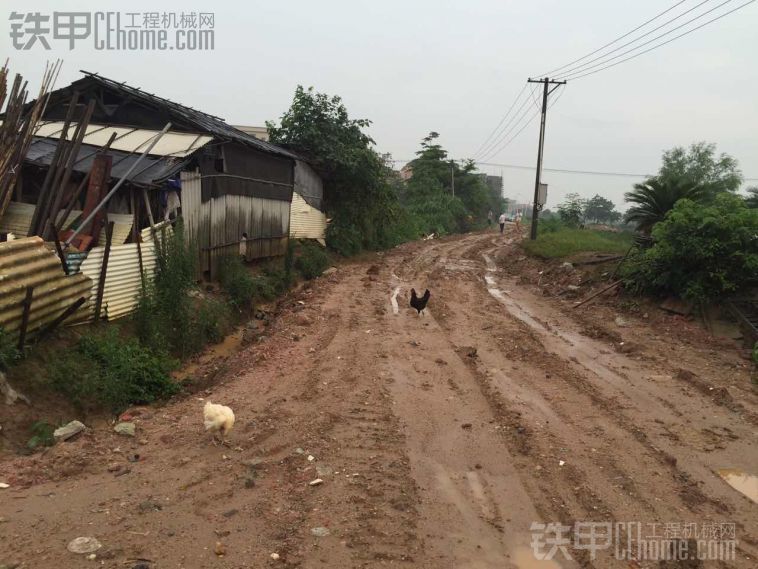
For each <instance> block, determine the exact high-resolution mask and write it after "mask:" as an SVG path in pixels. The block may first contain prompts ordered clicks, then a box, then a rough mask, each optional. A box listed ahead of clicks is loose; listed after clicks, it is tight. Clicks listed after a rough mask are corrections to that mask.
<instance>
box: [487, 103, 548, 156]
mask: <svg viewBox="0 0 758 569" xmlns="http://www.w3.org/2000/svg"><path fill="white" fill-rule="evenodd" d="M539 114H540V110H539V109H538V110H537V111H535V112H534V114H533V115H532V116H531V117H529V119H527V121H526V122H525V123H524V124H523V126H522V127H521V128H520V129H518V131H516V133H515V134H514V135H513V136H511V137H510V138H509V139H507V140H505V141H504V142H503V144H501V145H500V146H499V147H496V148H493V149H492V150H490V152H488V153H487V155H486V156H482V160H487V159H489V158H491V157H492V156H497V155H498V154H500V153H501V152H502V151H503V150H505V149H506V148H507V147H508V146H509V145H510V144H511V142H513V141H514V140H516V138H517V137H518V135H520V134H521V133H522V132H523V131H524V129H525V128H526V127H527V126H529V125H530V124H531V122H532V121H533V120H534V119H535V117H537V116H538V115H539ZM526 116H527V114H526V113H525V114H524V115H523V116H522V117H521V120H523V119H524V118H525V117H526ZM520 122H521V121H519V123H517V124H516V125H515V126H518V124H520Z"/></svg>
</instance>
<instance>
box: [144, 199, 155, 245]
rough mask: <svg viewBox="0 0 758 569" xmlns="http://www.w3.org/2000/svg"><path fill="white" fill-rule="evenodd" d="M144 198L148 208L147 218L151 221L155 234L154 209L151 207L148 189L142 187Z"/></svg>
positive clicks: (151, 227)
mask: <svg viewBox="0 0 758 569" xmlns="http://www.w3.org/2000/svg"><path fill="white" fill-rule="evenodd" d="M142 199H143V200H145V209H146V210H147V220H148V221H149V222H150V229H152V230H153V234H155V219H153V210H152V209H150V198H149V197H148V196H147V189H145V188H142Z"/></svg>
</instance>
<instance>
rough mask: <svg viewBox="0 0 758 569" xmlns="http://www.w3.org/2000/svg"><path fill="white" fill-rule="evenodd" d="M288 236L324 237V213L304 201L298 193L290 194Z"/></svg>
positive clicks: (301, 237)
mask: <svg viewBox="0 0 758 569" xmlns="http://www.w3.org/2000/svg"><path fill="white" fill-rule="evenodd" d="M290 237H292V238H293V239H326V215H325V214H324V213H323V212H321V211H319V210H317V209H316V208H315V207H311V206H310V205H308V204H307V203H306V201H305V200H304V199H303V198H302V196H301V195H300V194H298V193H297V192H294V193H293V194H292V207H291V208H290Z"/></svg>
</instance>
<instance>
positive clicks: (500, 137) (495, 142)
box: [475, 93, 530, 157]
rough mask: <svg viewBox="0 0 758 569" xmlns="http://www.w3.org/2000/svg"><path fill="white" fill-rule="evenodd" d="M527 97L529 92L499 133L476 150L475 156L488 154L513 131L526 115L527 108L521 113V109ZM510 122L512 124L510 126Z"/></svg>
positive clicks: (526, 101)
mask: <svg viewBox="0 0 758 569" xmlns="http://www.w3.org/2000/svg"><path fill="white" fill-rule="evenodd" d="M529 98H530V97H529V94H528V93H527V95H526V98H525V99H524V100H523V101H522V103H521V105H520V106H519V108H518V110H517V111H516V113H515V114H514V115H513V116H512V117H511V118H510V120H509V121H508V122H507V123H506V124H505V126H503V127H502V129H501V132H500V134H498V135H497V137H495V139H494V140H493V141H492V142H490V143H489V144H488V145H487V146H486V147H485V148H484V149H482V150H481V151H479V152H477V154H476V155H475V156H480V157H482V156H484V155H489V153H490V151H491V150H492V148H494V147H496V146H497V145H498V144H500V143H501V142H502V141H503V139H505V138H506V137H507V136H508V134H510V132H512V131H513V129H514V128H515V126H516V125H517V124H518V123H520V122H521V120H522V119H523V118H524V116H525V115H526V113H527V112H529V110H528V109H527V110H526V111H524V112H523V113H522V111H523V110H524V106H525V105H526V104H527V103H528V102H529ZM517 117H518V118H517ZM514 120H515V121H516V122H515V123H514ZM511 124H513V126H510V125H511ZM509 127H510V128H509Z"/></svg>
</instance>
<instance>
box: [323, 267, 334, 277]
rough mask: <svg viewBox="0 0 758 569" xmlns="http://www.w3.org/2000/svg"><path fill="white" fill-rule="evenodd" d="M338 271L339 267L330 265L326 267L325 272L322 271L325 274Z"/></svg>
mask: <svg viewBox="0 0 758 569" xmlns="http://www.w3.org/2000/svg"><path fill="white" fill-rule="evenodd" d="M336 272H337V267H329V268H328V269H326V270H325V271H324V272H323V273H321V274H322V275H323V276H328V275H333V274H334V273H336Z"/></svg>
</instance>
